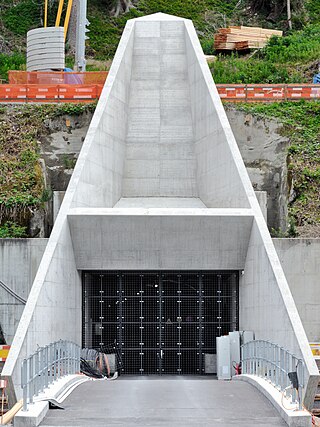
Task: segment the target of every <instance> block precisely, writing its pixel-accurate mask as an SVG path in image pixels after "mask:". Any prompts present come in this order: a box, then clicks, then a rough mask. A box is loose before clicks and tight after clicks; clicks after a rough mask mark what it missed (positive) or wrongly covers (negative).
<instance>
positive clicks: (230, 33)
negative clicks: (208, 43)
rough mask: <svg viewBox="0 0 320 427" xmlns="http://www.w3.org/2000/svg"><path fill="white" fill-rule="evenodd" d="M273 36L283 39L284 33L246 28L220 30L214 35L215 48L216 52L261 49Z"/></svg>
mask: <svg viewBox="0 0 320 427" xmlns="http://www.w3.org/2000/svg"><path fill="white" fill-rule="evenodd" d="M272 36H278V37H281V36H282V31H278V30H267V29H265V28H260V27H244V26H240V27H228V28H220V30H219V32H218V33H217V34H215V35H214V48H215V49H216V50H247V49H261V48H262V47H264V46H265V45H266V44H267V41H268V39H269V38H270V37H272Z"/></svg>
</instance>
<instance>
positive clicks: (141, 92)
mask: <svg viewBox="0 0 320 427" xmlns="http://www.w3.org/2000/svg"><path fill="white" fill-rule="evenodd" d="M123 269H126V270H153V271H155V270H157V271H161V270H198V271H201V270H210V271H211V270H215V271H218V270H235V271H240V272H241V274H240V277H241V278H240V283H239V293H240V306H239V328H240V330H253V331H255V334H256V338H260V339H265V340H269V341H273V342H275V343H277V344H279V345H281V346H283V347H285V348H286V349H288V350H290V351H291V352H294V353H295V354H296V355H297V356H300V357H302V358H303V360H304V362H305V366H306V378H307V386H306V388H305V395H304V403H305V405H306V406H307V407H310V405H311V403H312V401H313V398H314V395H315V391H316V387H317V382H318V370H317V367H316V365H315V362H314V360H313V357H312V354H311V351H310V349H309V345H308V341H307V338H306V334H305V332H304V330H303V327H302V324H301V321H300V318H299V315H298V312H297V310H296V307H295V305H294V301H293V298H292V296H291V293H290V290H289V287H288V284H287V282H286V279H285V276H284V274H283V271H282V269H281V266H280V263H279V260H278V257H277V255H276V252H275V249H274V247H273V243H272V241H271V238H270V235H269V232H268V229H267V226H266V223H265V220H264V218H263V215H262V213H261V210H260V208H259V205H258V202H257V199H256V196H255V194H254V191H253V188H252V186H251V183H250V181H249V178H248V175H247V172H246V169H245V166H244V163H243V161H242V158H241V155H240V153H239V150H238V147H237V144H236V141H235V138H234V135H233V133H232V131H231V128H230V125H229V122H228V120H227V117H226V114H225V111H224V108H223V105H222V103H221V101H220V98H219V95H218V93H217V90H216V87H215V84H214V82H213V80H212V76H211V74H210V70H209V68H208V66H207V63H206V60H205V57H204V55H203V52H202V49H201V46H200V43H199V40H198V38H197V35H196V32H195V29H194V27H193V24H192V22H191V21H189V20H185V19H181V18H176V17H172V16H168V15H164V14H155V15H150V16H147V17H143V18H138V19H135V20H131V21H128V23H127V25H126V27H125V30H124V32H123V35H122V38H121V41H120V44H119V47H118V49H117V52H116V55H115V58H114V61H113V64H112V67H111V70H110V73H109V76H108V78H107V81H106V83H105V86H104V89H103V92H102V95H101V98H100V100H99V103H98V105H97V108H96V111H95V114H94V117H93V119H92V122H91V125H90V128H89V130H88V133H87V136H86V139H85V142H84V144H83V148H82V150H81V153H80V156H79V159H78V161H77V165H76V168H75V170H74V173H73V176H72V178H71V181H70V184H69V187H68V190H67V192H66V196H65V199H64V201H63V204H62V207H61V209H60V212H59V215H58V218H57V221H56V223H55V226H54V229H53V231H52V234H51V237H50V240H49V243H48V246H47V248H46V251H45V253H44V256H43V259H42V262H41V265H40V267H39V270H38V273H37V276H36V278H35V281H34V285H33V288H32V290H31V293H30V296H29V299H28V302H27V305H26V307H25V310H24V313H23V315H22V318H21V321H20V324H19V327H18V329H17V332H16V335H15V338H14V341H13V345H12V349H11V352H10V355H9V358H8V360H7V362H6V365H5V367H4V370H3V375H4V376H7V377H9V378H11V379H12V380H13V383H14V385H15V387H16V394H17V396H20V394H21V390H20V366H21V360H22V359H23V358H24V357H25V356H26V355H28V354H29V353H31V352H33V351H35V350H36V348H37V346H38V345H40V346H42V345H45V344H47V343H49V342H52V341H55V340H58V339H68V340H72V341H75V342H77V343H79V344H80V343H81V315H82V313H81V307H82V304H81V292H82V285H81V270H109V271H110V270H113V271H114V270H115V271H119V270H123Z"/></svg>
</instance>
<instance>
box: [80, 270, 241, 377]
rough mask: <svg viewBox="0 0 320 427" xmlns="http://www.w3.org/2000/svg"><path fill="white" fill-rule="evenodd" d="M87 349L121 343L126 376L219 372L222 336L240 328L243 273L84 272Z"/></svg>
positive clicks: (118, 345)
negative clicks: (217, 361)
mask: <svg viewBox="0 0 320 427" xmlns="http://www.w3.org/2000/svg"><path fill="white" fill-rule="evenodd" d="M82 282H83V328H82V331H83V335H82V341H83V342H82V344H83V347H89V348H95V349H97V350H99V349H100V348H103V347H104V346H107V345H109V344H111V343H114V342H115V343H116V345H117V347H118V348H119V351H120V354H121V355H122V362H123V366H122V373H123V374H140V375H145V374H159V375H161V374H175V375H179V374H181V375H186V374H194V375H199V374H209V373H215V372H216V366H215V354H216V337H217V336H220V335H225V334H228V332H230V331H233V330H237V329H238V283H239V276H238V272H237V271H231V272H225V271H224V272H185V271H184V272H177V271H173V272H172V271H171V272H170V271H169V272H163V271H162V272H110V271H102V272H96V271H86V272H83V280H82Z"/></svg>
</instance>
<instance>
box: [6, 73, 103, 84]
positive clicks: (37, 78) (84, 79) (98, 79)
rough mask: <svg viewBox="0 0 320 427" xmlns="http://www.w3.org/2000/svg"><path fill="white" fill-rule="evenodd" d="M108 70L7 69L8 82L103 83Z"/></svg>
mask: <svg viewBox="0 0 320 427" xmlns="http://www.w3.org/2000/svg"><path fill="white" fill-rule="evenodd" d="M107 75H108V71H88V72H84V73H78V72H75V71H72V72H71V71H70V72H65V71H15V70H12V71H8V79H9V84H14V85H16V84H25V85H26V84H40V85H57V84H69V85H73V84H78V85H79V84H84V85H94V84H98V85H103V84H104V82H105V81H106V78H107Z"/></svg>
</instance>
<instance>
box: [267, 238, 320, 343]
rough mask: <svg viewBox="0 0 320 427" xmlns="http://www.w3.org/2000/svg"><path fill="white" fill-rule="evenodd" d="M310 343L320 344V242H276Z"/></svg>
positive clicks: (291, 240) (319, 240) (313, 240)
mask: <svg viewBox="0 0 320 427" xmlns="http://www.w3.org/2000/svg"><path fill="white" fill-rule="evenodd" d="M273 243H274V245H275V248H276V250H277V253H278V256H279V259H280V262H281V265H282V266H283V268H284V272H285V275H286V277H287V280H288V283H289V285H290V290H291V292H292V295H293V298H294V300H295V303H296V306H297V308H298V311H299V314H300V317H301V320H302V323H303V326H304V328H305V331H306V333H307V336H308V339H309V341H310V342H319V341H320V239H273Z"/></svg>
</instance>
